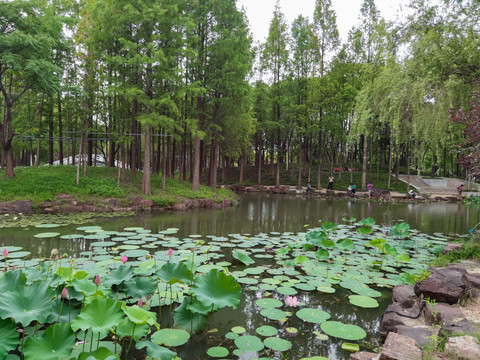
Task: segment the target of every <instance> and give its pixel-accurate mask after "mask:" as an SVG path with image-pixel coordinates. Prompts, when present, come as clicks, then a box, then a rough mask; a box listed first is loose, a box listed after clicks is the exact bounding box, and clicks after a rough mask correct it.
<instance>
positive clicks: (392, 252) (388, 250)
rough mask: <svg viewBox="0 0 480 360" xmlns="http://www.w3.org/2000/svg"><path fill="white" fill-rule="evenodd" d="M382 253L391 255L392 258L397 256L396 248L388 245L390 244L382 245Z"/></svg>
mask: <svg viewBox="0 0 480 360" xmlns="http://www.w3.org/2000/svg"><path fill="white" fill-rule="evenodd" d="M383 252H384V253H385V254H389V255H392V256H393V257H395V256H397V253H398V250H397V248H396V247H394V246H392V245H390V244H387V243H385V244H383Z"/></svg>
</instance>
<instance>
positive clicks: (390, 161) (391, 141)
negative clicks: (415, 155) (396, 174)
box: [387, 137, 393, 189]
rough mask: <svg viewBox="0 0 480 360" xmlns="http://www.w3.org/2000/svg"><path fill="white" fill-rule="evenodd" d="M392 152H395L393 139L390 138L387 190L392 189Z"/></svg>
mask: <svg viewBox="0 0 480 360" xmlns="http://www.w3.org/2000/svg"><path fill="white" fill-rule="evenodd" d="M392 152H393V138H392V137H390V146H389V148H388V181H387V188H388V189H390V188H391V186H390V185H391V179H392Z"/></svg>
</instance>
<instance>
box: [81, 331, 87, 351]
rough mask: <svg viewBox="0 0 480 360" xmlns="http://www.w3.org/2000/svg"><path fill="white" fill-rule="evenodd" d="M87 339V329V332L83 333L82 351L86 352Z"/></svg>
mask: <svg viewBox="0 0 480 360" xmlns="http://www.w3.org/2000/svg"><path fill="white" fill-rule="evenodd" d="M86 340H87V330H85V333H84V334H83V347H82V351H83V352H85V343H86Z"/></svg>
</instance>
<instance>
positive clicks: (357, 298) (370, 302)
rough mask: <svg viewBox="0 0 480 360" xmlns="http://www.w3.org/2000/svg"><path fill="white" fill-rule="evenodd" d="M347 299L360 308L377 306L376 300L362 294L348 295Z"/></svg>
mask: <svg viewBox="0 0 480 360" xmlns="http://www.w3.org/2000/svg"><path fill="white" fill-rule="evenodd" d="M348 301H350V303H351V304H353V305H356V306H360V307H362V308H376V307H378V306H379V305H378V301H377V300H375V299H373V298H371V297H368V296H363V295H350V296H349V297H348Z"/></svg>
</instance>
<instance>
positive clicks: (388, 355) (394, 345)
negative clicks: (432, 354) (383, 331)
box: [379, 332, 422, 360]
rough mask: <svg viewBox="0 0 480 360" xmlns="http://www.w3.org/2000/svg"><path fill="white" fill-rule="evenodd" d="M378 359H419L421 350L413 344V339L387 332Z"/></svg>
mask: <svg viewBox="0 0 480 360" xmlns="http://www.w3.org/2000/svg"><path fill="white" fill-rule="evenodd" d="M379 359H380V360H421V359H422V351H421V350H420V349H419V348H417V347H416V346H415V340H413V339H411V338H409V337H407V336H403V335H399V334H396V333H394V332H391V333H389V334H388V336H387V339H386V340H385V344H384V345H383V349H382V352H381V353H380V358H379Z"/></svg>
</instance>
